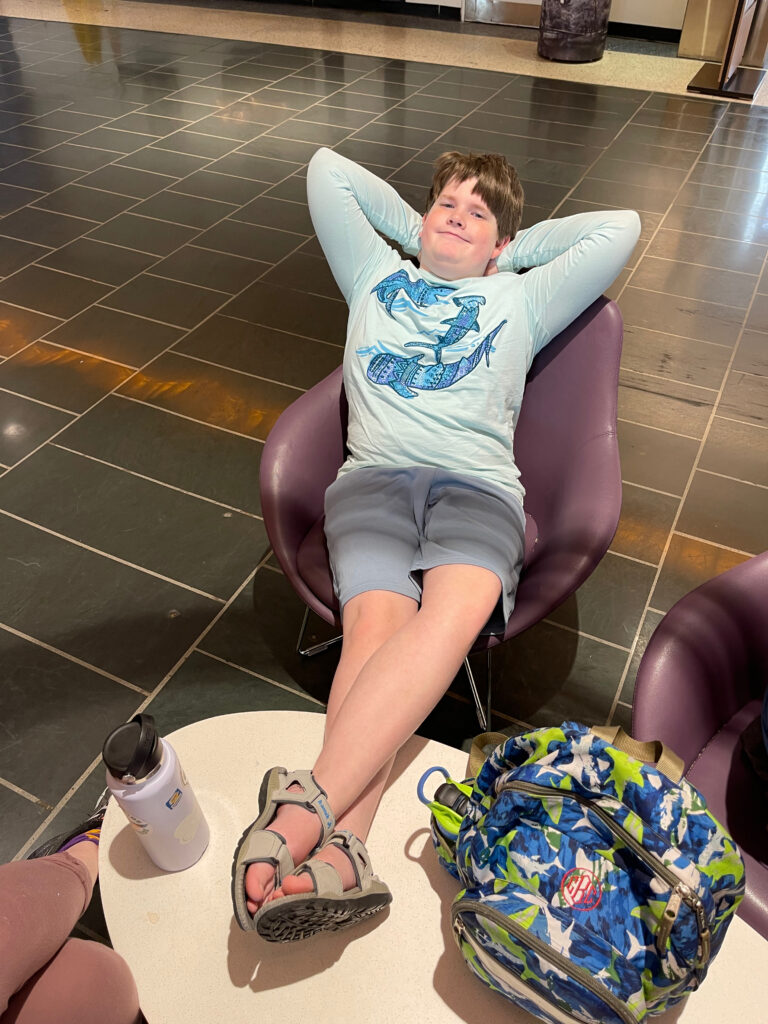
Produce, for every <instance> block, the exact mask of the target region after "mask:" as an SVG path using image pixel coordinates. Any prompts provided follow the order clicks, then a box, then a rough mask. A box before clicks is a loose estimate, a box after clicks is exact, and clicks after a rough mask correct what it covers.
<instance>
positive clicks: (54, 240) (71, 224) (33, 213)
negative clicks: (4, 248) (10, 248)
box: [0, 206, 97, 249]
mask: <svg viewBox="0 0 768 1024" xmlns="http://www.w3.org/2000/svg"><path fill="white" fill-rule="evenodd" d="M96 226H97V223H96V221H93V220H84V219H82V218H80V217H68V216H66V215H65V214H63V213H50V212H49V211H48V210H36V209H34V208H33V207H31V206H29V207H27V208H26V209H24V210H18V211H17V212H16V213H11V214H9V215H8V216H7V217H4V218H3V220H2V223H0V228H2V232H3V234H4V235H10V236H11V238H20V239H22V240H23V241H25V242H36V243H37V244H38V245H47V246H49V247H50V248H52V249H58V247H59V246H60V245H66V244H67V242H71V241H72V239H73V238H79V237H80V235H84V234H85V233H86V231H90V230H91V228H95V227H96Z"/></svg>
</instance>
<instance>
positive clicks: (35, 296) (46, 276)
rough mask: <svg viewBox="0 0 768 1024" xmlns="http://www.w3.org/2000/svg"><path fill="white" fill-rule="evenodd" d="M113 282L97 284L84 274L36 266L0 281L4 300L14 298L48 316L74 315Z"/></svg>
mask: <svg viewBox="0 0 768 1024" xmlns="http://www.w3.org/2000/svg"><path fill="white" fill-rule="evenodd" d="M109 290H110V285H104V284H97V283H96V282H95V281H88V280H86V279H85V278H83V277H75V276H74V275H72V274H65V273H61V272H60V271H57V270H49V269H48V268H47V267H40V266H32V267H26V268H25V269H24V270H19V271H17V273H15V274H13V275H12V276H11V277H6V279H5V280H4V281H2V282H0V300H10V301H11V302H14V303H18V304H19V305H21V306H26V307H27V308H28V309H34V310H37V311H38V312H40V313H45V314H47V315H48V316H55V317H61V318H63V319H66V318H67V317H70V316H74V315H75V313H79V312H80V310H81V309H84V308H85V307H86V306H90V305H91V303H92V302H96V301H97V300H98V299H100V298H101V297H102V295H104V294H105V293H106V292H108V291H109Z"/></svg>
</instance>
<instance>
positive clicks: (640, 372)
mask: <svg viewBox="0 0 768 1024" xmlns="http://www.w3.org/2000/svg"><path fill="white" fill-rule="evenodd" d="M720 347H721V348H722V347H724V346H720ZM621 369H622V371H623V372H624V373H636V374H637V375H638V376H639V377H650V378H651V379H652V380H663V381H665V382H666V383H667V384H680V385H682V386H683V387H686V388H696V389H697V390H698V391H711V392H712V393H713V394H717V393H718V388H708V387H706V386H705V385H704V384H693V383H691V381H688V380H678V379H677V378H676V377H665V376H663V375H662V374H660V373H649V372H648V371H647V370H636V369H635V368H634V367H633V366H622V368H621ZM619 384H620V386H622V387H631V386H632V385H631V383H629V382H625V381H619ZM653 394H659V392H653ZM666 397H669V398H674V397H676V396H674V395H668V396H666ZM683 401H685V399H683Z"/></svg>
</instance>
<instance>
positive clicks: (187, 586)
mask: <svg viewBox="0 0 768 1024" xmlns="http://www.w3.org/2000/svg"><path fill="white" fill-rule="evenodd" d="M0 515H2V516H7V517H8V518H9V519H14V520H16V522H19V523H24V525H25V526H31V527H33V529H35V530H41V531H42V532H43V533H47V534H49V535H50V536H51V537H57V538H58V539H59V540H63V541H66V542H67V543H69V544H74V545H75V547H78V548H83V550H85V551H90V552H91V553H92V554H94V555H101V556H102V557H103V558H108V559H109V560H110V561H111V562H117V563H118V564H119V565H125V566H127V568H129V569H135V570H136V571H137V572H141V573H144V574H145V575H146V576H153V577H154V578H155V579H158V580H163V582H164V583H171V584H173V586H176V587H180V588H181V589H182V590H188V591H190V593H192V594H197V595H198V597H205V598H207V599H208V600H209V601H215V602H216V603H217V604H223V603H224V599H223V598H221V597H216V596H215V595H214V594H208V593H206V591H204V590H199V589H198V588H197V587H193V586H191V585H190V584H189V583H182V582H181V580H175V579H172V578H171V577H170V576H164V575H163V573H161V572H156V571H155V570H154V569H148V568H147V567H146V566H144V565H138V564H137V563H136V562H129V561H127V559H125V558H120V557H119V555H113V554H111V553H110V552H109V551H102V550H101V548H94V547H92V546H91V545H90V544H86V543H85V542H84V541H81V540H78V539H77V538H76V537H70V536H68V535H67V534H65V533H59V532H58V530H53V529H51V528H50V527H49V526H43V524H42V523H35V522H33V521H32V520H31V519H25V518H24V516H19V515H16V513H15V512H9V511H8V509H0ZM16 561H19V559H16ZM22 564H27V563H22Z"/></svg>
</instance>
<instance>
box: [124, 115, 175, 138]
mask: <svg viewBox="0 0 768 1024" xmlns="http://www.w3.org/2000/svg"><path fill="white" fill-rule="evenodd" d="M185 124H186V122H185V121H181V120H179V119H178V118H172V117H159V116H158V115H157V114H147V113H145V112H144V111H141V112H138V111H137V112H135V113H132V114H125V115H124V116H123V117H118V118H117V119H116V120H114V121H111V122H110V125H109V127H110V129H113V130H116V131H125V132H140V133H142V134H144V135H149V136H151V137H152V138H155V139H159V138H163V137H164V136H166V135H170V134H171V132H175V131H177V130H178V129H179V128H183V127H184V126H185Z"/></svg>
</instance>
